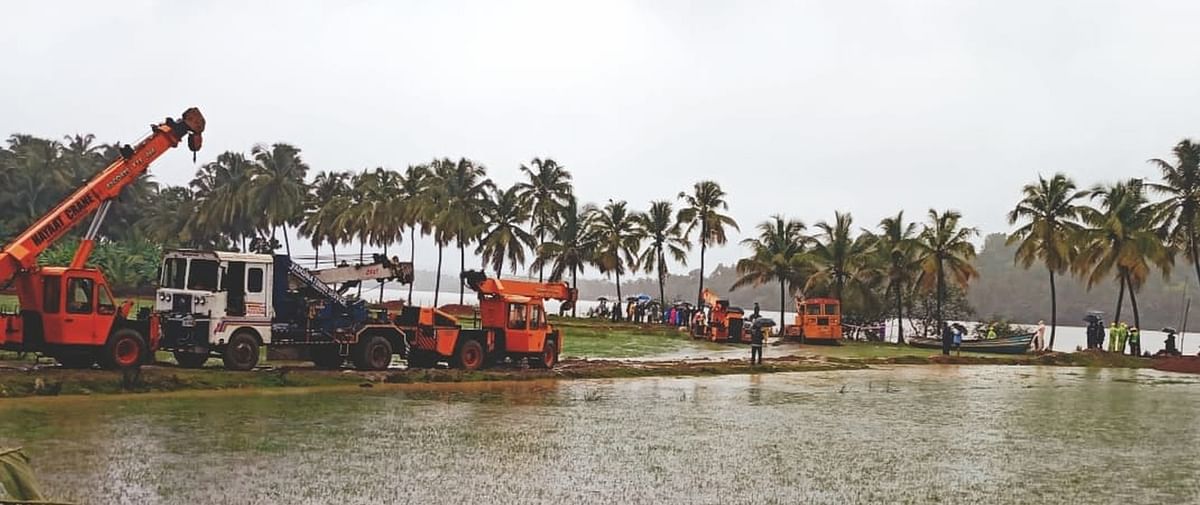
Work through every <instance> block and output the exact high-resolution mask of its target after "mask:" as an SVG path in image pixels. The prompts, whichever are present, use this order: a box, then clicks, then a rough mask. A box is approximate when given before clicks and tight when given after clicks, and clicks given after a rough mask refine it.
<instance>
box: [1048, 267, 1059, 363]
mask: <svg viewBox="0 0 1200 505" xmlns="http://www.w3.org/2000/svg"><path fill="white" fill-rule="evenodd" d="M1046 270H1048V271H1049V272H1050V343H1049V345H1047V346H1046V350H1047V351H1053V350H1054V333H1055V330H1056V329H1057V328H1058V292H1057V291H1056V290H1055V288H1054V270H1053V269H1050V268H1047V269H1046Z"/></svg>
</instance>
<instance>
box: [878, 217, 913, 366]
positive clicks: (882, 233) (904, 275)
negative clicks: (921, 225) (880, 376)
mask: <svg viewBox="0 0 1200 505" xmlns="http://www.w3.org/2000/svg"><path fill="white" fill-rule="evenodd" d="M916 234H917V224H916V223H912V222H909V223H905V222H904V211H900V212H897V213H896V216H895V217H887V218H884V219H883V220H882V221H880V222H879V235H876V242H875V252H876V254H877V255H878V256H879V261H878V264H880V265H882V266H883V268H884V272H883V277H884V278H885V279H886V280H887V293H888V294H891V295H894V296H895V300H896V328H897V329H898V332H897V334H896V342H897V343H901V344H903V343H904V293H905V292H906V291H905V286H906V285H911V284H912V283H913V281H914V280H915V279H916V271H917V270H918V269H919V266H918V264H917V260H916V256H915V248H914V245H913V242H914V241H915V240H916V238H915V237H916Z"/></svg>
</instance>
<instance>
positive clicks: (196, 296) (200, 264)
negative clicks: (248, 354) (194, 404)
mask: <svg viewBox="0 0 1200 505" xmlns="http://www.w3.org/2000/svg"><path fill="white" fill-rule="evenodd" d="M274 263H275V259H274V256H272V255H270V254H247V253H236V252H221V251H192V250H172V251H167V252H166V253H165V254H164V257H163V264H162V277H161V278H160V279H159V286H160V287H159V289H158V292H157V295H158V296H157V300H156V302H155V311H156V312H158V313H159V314H160V320H161V324H162V341H161V343H160V347H161V348H162V349H164V350H170V351H172V352H173V353H174V354H175V359H176V361H178V362H179V364H180V365H181V366H185V367H190V366H197V367H198V366H201V365H203V363H204V361H206V360H207V359H208V358H209V356H210V355H211V354H213V353H216V354H224V348H225V347H226V346H227V345H228V344H229V343H230V342H231V341H232V340H233V337H234V335H235V334H238V335H241V336H250V337H252V338H254V339H256V340H257V344H258V345H265V344H270V343H271V321H272V318H273V317H274V314H273V312H274V311H273V309H272V301H273V300H272V297H273V293H272V291H273V289H272V285H271V282H270V280H271V279H273V278H274V272H273V269H274V266H275V265H274ZM256 347H257V346H256Z"/></svg>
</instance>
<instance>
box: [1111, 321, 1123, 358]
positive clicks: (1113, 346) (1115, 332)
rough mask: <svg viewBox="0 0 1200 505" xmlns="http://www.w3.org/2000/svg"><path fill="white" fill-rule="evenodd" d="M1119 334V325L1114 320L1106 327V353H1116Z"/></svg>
mask: <svg viewBox="0 0 1200 505" xmlns="http://www.w3.org/2000/svg"><path fill="white" fill-rule="evenodd" d="M1120 333H1121V325H1120V324H1119V322H1118V321H1116V320H1114V321H1113V322H1112V326H1109V327H1108V352H1117V335H1118V334H1120Z"/></svg>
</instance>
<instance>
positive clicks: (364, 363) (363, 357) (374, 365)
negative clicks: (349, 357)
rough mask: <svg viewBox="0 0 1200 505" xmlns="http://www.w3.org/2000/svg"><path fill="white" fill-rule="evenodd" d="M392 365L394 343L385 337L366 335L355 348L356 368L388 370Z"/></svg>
mask: <svg viewBox="0 0 1200 505" xmlns="http://www.w3.org/2000/svg"><path fill="white" fill-rule="evenodd" d="M391 364H392V343H391V342H388V339H386V338H384V337H383V335H366V336H364V338H363V340H362V341H361V342H359V343H358V344H357V345H355V346H354V368H357V369H359V370H387V368H388V365H391Z"/></svg>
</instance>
